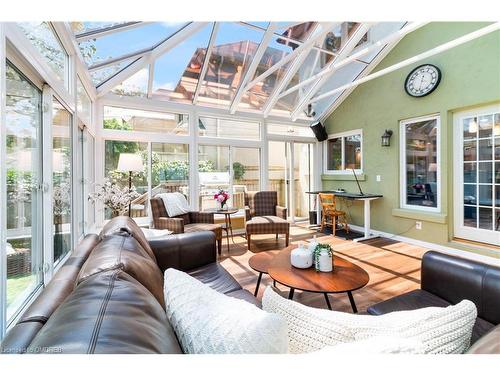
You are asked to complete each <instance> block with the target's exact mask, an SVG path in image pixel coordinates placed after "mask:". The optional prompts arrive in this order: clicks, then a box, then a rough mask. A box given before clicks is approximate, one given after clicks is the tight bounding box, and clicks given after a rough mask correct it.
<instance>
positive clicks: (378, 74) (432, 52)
mask: <svg viewBox="0 0 500 375" xmlns="http://www.w3.org/2000/svg"><path fill="white" fill-rule="evenodd" d="M497 30H500V22H495V23H493V24H491V25H489V26H486V27H483V28H481V29H479V30H476V31H473V32H471V33H468V34H465V35H463V36H461V37H459V38H456V39H453V40H451V41H449V42H446V43H444V44H441V45H439V46H437V47H434V48H432V49H430V50H428V51H426V52H423V53H420V54H418V55H416V56H413V57H410V58H408V59H406V60H403V61H400V62H399V63H396V64H394V65H391V66H389V67H387V68H384V69H382V70H379V71H377V72H375V73H372V74H369V75H367V76H365V77H363V78H360V79H356V80H354V81H352V82H350V83H347V84H345V85H342V86H340V87H337V88H336V89H333V90H330V91H327V92H325V93H323V94H321V95H318V96H316V97H314V98H312V99H310V100H308V102H307V104H309V103H315V102H317V101H320V100H322V99H325V98H328V97H330V96H333V95H335V94H338V93H339V92H342V91H344V90H346V89H350V88H352V87H356V86H358V85H360V84H362V83H365V82H368V81H371V80H373V79H375V78H379V77H382V76H384V75H386V74H389V73H392V72H394V71H395V70H398V69H401V68H404V67H406V66H408V65H411V64H414V63H416V62H418V61H420V60H423V59H426V58H429V57H432V56H434V55H437V54H439V53H442V52H445V51H447V50H449V49H451V48H455V47H458V46H460V45H462V44H464V43H467V42H470V41H472V40H474V39H477V38H480V37H482V36H484V35H487V34H489V33H492V32H495V31H497Z"/></svg>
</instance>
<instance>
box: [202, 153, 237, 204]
mask: <svg viewBox="0 0 500 375" xmlns="http://www.w3.org/2000/svg"><path fill="white" fill-rule="evenodd" d="M229 159H230V157H229V146H206V145H200V146H198V179H199V184H200V187H199V202H198V203H199V208H200V210H202V211H203V210H206V209H209V208H215V207H217V203H216V201H215V200H214V194H215V193H216V192H217V191H218V190H219V189H224V190H226V191H229V187H230V182H231V181H230V171H229ZM229 205H232V198H231V199H230V200H229Z"/></svg>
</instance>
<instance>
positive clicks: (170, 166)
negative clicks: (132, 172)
mask: <svg viewBox="0 0 500 375" xmlns="http://www.w3.org/2000/svg"><path fill="white" fill-rule="evenodd" d="M151 151H152V156H151V169H152V170H151V179H152V182H151V183H152V191H151V195H152V196H153V197H154V196H155V195H157V194H160V193H173V192H176V191H178V192H181V193H182V194H184V195H185V196H186V198H187V199H188V201H189V146H188V145H179V144H169V143H152V144H151Z"/></svg>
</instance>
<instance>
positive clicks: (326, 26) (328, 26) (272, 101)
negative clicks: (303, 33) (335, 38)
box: [263, 22, 338, 117]
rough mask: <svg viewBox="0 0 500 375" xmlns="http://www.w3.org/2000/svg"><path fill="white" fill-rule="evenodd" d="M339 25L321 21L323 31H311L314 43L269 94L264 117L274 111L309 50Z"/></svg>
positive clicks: (304, 51)
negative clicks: (282, 92)
mask: <svg viewBox="0 0 500 375" xmlns="http://www.w3.org/2000/svg"><path fill="white" fill-rule="evenodd" d="M337 25H338V23H334V22H329V23H326V22H325V23H320V24H318V25H317V27H321V31H320V32H318V33H317V34H316V35H315V30H313V31H312V32H311V34H310V36H309V38H308V40H309V39H312V40H313V43H312V44H311V45H310V46H309V47H307V48H304V49H303V50H302V52H300V54H299V55H298V56H297V58H296V59H295V60H293V62H292V64H291V65H290V67H289V68H288V69H287V71H286V73H285V74H284V76H283V78H282V79H281V81H280V82H278V83H277V84H276V85H275V87H274V90H273V91H272V93H271V95H269V98H268V99H267V101H266V103H264V106H263V112H264V117H267V116H269V113H270V112H271V111H272V109H273V108H274V106H275V105H276V103H277V101H278V99H279V97H278V95H279V93H280V92H281V91H283V90H284V89H285V88H286V86H287V85H288V83H289V82H290V81H291V80H292V78H293V76H294V75H295V73H297V71H298V70H299V69H300V67H301V66H302V64H303V63H304V60H305V59H306V58H307V56H308V55H309V52H311V50H312V49H313V47H314V46H315V44H316V43H320V42H322V41H323V40H324V39H325V37H326V35H327V34H328V33H329V32H330V31H332V29H334V28H335V27H337ZM319 54H320V51H317V55H316V57H318V55H319ZM316 60H317V59H316Z"/></svg>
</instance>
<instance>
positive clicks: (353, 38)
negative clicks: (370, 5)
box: [291, 23, 373, 121]
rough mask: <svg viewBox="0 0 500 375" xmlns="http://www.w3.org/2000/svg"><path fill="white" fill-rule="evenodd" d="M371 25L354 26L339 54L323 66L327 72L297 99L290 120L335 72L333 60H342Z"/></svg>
mask: <svg viewBox="0 0 500 375" xmlns="http://www.w3.org/2000/svg"><path fill="white" fill-rule="evenodd" d="M372 25H373V23H362V24H361V25H359V26H358V27H357V28H356V31H355V32H354V34H353V35H352V36H351V38H349V40H347V42H346V43H345V44H344V45H343V46H342V47H341V48H340V51H339V54H338V56H337V57H336V58H334V59H333V60H332V61H331V62H330V63H329V64H328V65H327V66H325V67H324V68H323V70H328V73H326V74H325V75H323V76H322V77H320V78H318V79H317V80H316V81H315V82H314V83H313V85H312V86H311V88H310V89H309V90H307V92H306V94H305V95H304V96H303V98H302V99H301V100H300V101H299V103H298V104H297V105H296V106H295V108H294V110H293V111H292V116H291V117H292V121H295V120H296V119H297V118H298V117H299V115H300V113H301V112H302V110H303V109H304V108H305V107H306V106H307V104H308V102H309V100H310V99H311V98H312V97H313V96H314V94H316V92H318V90H319V89H320V88H321V86H323V84H325V83H326V82H327V81H328V79H330V77H331V76H332V75H333V73H335V71H336V70H337V69H338V68H337V69H331V67H332V66H333V64H334V63H335V62H339V61H342V60H343V59H345V58H347V57H348V56H349V54H350V53H351V52H352V51H353V50H354V48H356V45H357V44H358V43H359V41H360V40H361V39H362V38H363V36H364V35H365V34H366V33H367V32H368V30H369V29H370V27H371V26H372Z"/></svg>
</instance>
